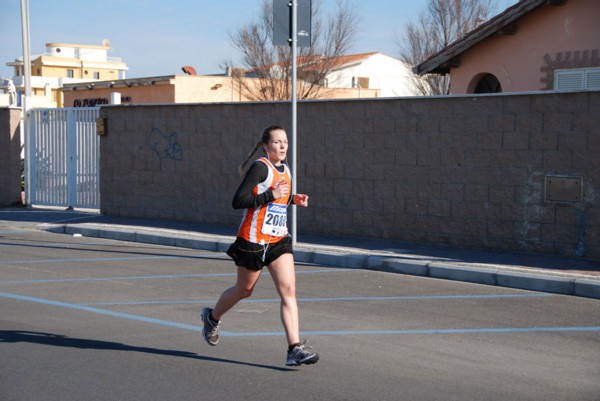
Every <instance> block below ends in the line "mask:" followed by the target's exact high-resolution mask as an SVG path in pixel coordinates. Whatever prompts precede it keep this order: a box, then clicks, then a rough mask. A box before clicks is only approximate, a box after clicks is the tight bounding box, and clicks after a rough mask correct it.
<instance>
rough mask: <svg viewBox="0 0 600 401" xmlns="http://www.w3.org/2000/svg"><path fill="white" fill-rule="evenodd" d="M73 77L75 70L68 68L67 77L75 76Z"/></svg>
mask: <svg viewBox="0 0 600 401" xmlns="http://www.w3.org/2000/svg"><path fill="white" fill-rule="evenodd" d="M73 77H74V73H73V70H71V69H68V70H67V78H73Z"/></svg>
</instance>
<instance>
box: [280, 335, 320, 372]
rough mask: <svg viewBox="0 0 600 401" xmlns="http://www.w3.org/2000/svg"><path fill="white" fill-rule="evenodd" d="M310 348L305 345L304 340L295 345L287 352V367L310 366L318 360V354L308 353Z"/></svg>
mask: <svg viewBox="0 0 600 401" xmlns="http://www.w3.org/2000/svg"><path fill="white" fill-rule="evenodd" d="M311 349H312V347H310V346H308V345H306V340H304V341H302V342H301V343H300V344H298V345H296V346H295V347H294V348H292V349H291V350H288V352H287V361H286V362H285V364H286V365H287V366H300V365H303V364H304V365H312V364H313V363H317V361H318V360H319V354H317V353H316V352H313V351H310V350H311Z"/></svg>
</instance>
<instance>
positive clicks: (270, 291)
mask: <svg viewBox="0 0 600 401" xmlns="http://www.w3.org/2000/svg"><path fill="white" fill-rule="evenodd" d="M234 272H235V269H234V267H233V265H232V263H231V262H230V261H229V260H228V259H227V257H226V256H225V255H224V254H222V253H211V252H204V251H198V250H190V249H184V248H174V247H164V246H157V245H149V244H138V243H128V242H119V241H114V240H103V239H98V238H86V237H73V236H69V235H61V234H52V233H47V232H41V231H38V230H36V229H35V228H28V227H24V226H18V225H14V224H3V225H2V224H0V400H2V401H16V400H18V401H23V400H27V401H28V400H36V401H42V400H61V401H65V400H86V401H91V400H161V401H164V400H238V399H241V400H260V401H265V400H306V399H310V400H363V401H364V400H411V401H415V400H428V401H434V400H444V401H449V400H461V401H463V400H488V401H492V400H577V401H585V400H594V401H598V400H600V301H599V300H596V299H588V298H580V297H569V296H562V295H553V294H546V293H537V292H529V291H522V290H514V289H509V288H500V287H490V286H485V285H477V284H469V283H462V282H457V281H446V280H439V279H431V278H422V277H414V276H405V275H401V274H394V273H386V272H377V271H370V270H369V271H367V270H360V269H344V268H339V267H335V268H333V267H327V266H319V265H310V264H298V265H297V277H298V298H299V306H300V318H301V329H302V335H303V337H305V338H308V340H309V344H311V345H313V346H314V348H315V350H317V351H318V352H319V354H320V355H321V360H320V361H319V363H317V364H316V365H312V366H302V367H300V368H288V367H286V366H285V364H284V362H285V346H286V344H285V337H284V335H283V332H282V327H281V324H280V321H279V312H278V299H277V295H276V293H275V289H274V287H273V284H272V282H271V280H270V277H269V276H268V274H267V273H265V274H264V276H263V277H262V279H261V280H260V282H259V285H258V286H257V289H256V291H255V293H254V295H253V297H252V298H251V299H249V300H248V301H246V302H243V303H240V304H239V305H237V307H236V308H235V309H234V310H232V311H231V312H230V313H229V314H228V315H226V317H225V319H224V322H223V325H222V330H223V332H222V338H221V342H220V344H219V345H218V346H217V347H209V346H208V345H207V344H205V343H204V342H203V341H202V340H201V337H200V330H201V328H200V321H199V319H198V313H199V311H200V309H201V308H202V307H203V306H206V305H212V304H214V302H215V300H216V299H217V297H218V296H219V294H220V293H221V291H223V290H224V289H225V288H227V287H228V286H230V285H231V284H232V283H233V281H234V279H235V276H234Z"/></svg>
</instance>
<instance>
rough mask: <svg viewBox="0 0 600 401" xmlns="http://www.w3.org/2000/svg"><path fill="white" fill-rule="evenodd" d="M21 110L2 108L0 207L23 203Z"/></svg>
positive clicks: (0, 116) (0, 124)
mask: <svg viewBox="0 0 600 401" xmlns="http://www.w3.org/2000/svg"><path fill="white" fill-rule="evenodd" d="M20 119H21V110H20V109H15V108H8V107H2V108H0V207H4V206H11V205H15V204H20V203H21V139H20V130H19V124H20Z"/></svg>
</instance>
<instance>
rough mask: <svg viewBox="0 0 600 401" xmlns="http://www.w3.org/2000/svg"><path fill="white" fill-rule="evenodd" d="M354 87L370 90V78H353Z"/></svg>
mask: <svg viewBox="0 0 600 401" xmlns="http://www.w3.org/2000/svg"><path fill="white" fill-rule="evenodd" d="M352 87H353V88H361V89H368V88H369V78H368V77H352Z"/></svg>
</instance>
